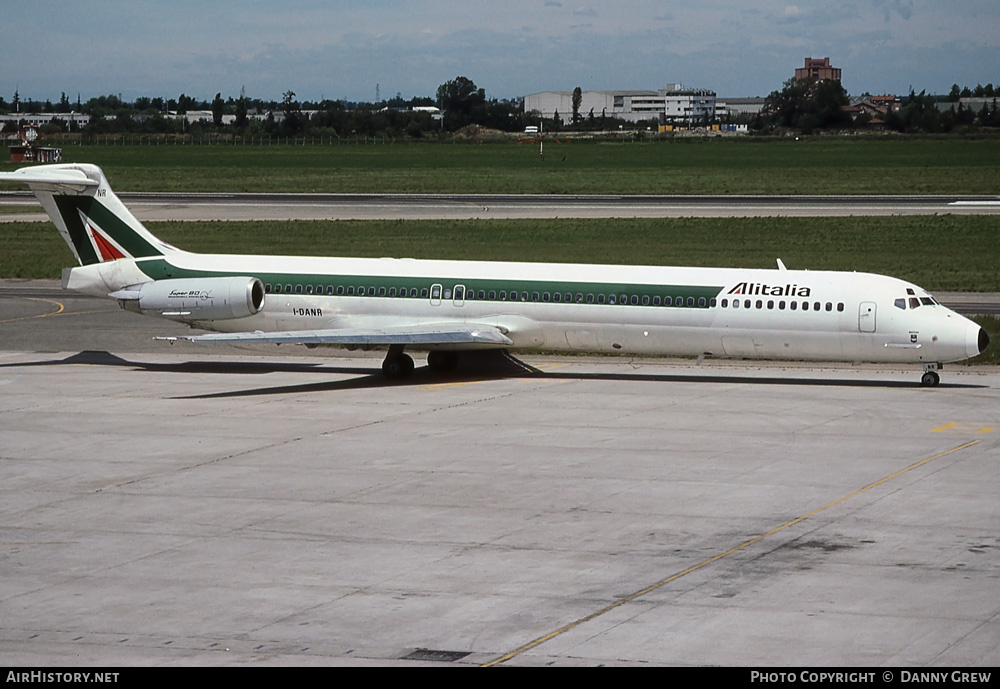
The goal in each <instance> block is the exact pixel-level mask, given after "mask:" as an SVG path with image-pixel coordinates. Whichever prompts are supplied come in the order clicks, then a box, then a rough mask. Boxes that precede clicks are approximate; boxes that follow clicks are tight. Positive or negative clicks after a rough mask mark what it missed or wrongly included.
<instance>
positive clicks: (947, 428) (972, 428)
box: [931, 421, 993, 435]
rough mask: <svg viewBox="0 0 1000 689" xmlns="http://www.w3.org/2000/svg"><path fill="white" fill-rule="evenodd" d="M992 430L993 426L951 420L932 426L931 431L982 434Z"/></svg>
mask: <svg viewBox="0 0 1000 689" xmlns="http://www.w3.org/2000/svg"><path fill="white" fill-rule="evenodd" d="M992 430H993V428H992V427H990V426H977V425H976V424H974V423H963V422H960V421H952V422H951V423H946V424H945V425H943V426H938V427H937V428H932V429H931V433H977V434H980V435H982V434H983V433H989V432H990V431H992Z"/></svg>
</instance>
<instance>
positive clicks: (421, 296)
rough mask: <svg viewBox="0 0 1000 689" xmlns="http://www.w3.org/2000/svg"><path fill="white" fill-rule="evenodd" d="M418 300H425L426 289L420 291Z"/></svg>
mask: <svg viewBox="0 0 1000 689" xmlns="http://www.w3.org/2000/svg"><path fill="white" fill-rule="evenodd" d="M420 298H421V299H426V298H427V288H426V287H424V288H422V289H421V290H420Z"/></svg>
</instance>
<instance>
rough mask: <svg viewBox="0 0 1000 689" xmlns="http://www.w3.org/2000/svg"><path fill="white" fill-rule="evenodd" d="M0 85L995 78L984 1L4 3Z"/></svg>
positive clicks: (369, 90)
mask: <svg viewBox="0 0 1000 689" xmlns="http://www.w3.org/2000/svg"><path fill="white" fill-rule="evenodd" d="M0 40H2V45H3V53H4V57H3V60H2V65H3V67H2V69H0V95H2V96H3V97H4V98H5V99H7V100H8V101H10V100H11V98H12V96H13V94H14V90H15V88H17V89H19V91H20V94H21V97H22V98H33V99H36V100H42V101H44V100H46V99H51V100H52V101H56V100H58V98H59V95H60V93H61V92H66V94H67V95H68V96H69V97H70V99H71V100H73V101H75V100H76V96H77V94H78V93H79V94H80V95H81V97H82V98H83V100H86V99H87V98H90V97H92V96H97V95H103V94H119V93H120V94H121V95H122V96H123V98H125V99H126V100H133V99H134V98H136V97H139V96H151V97H155V96H163V97H166V98H176V97H177V96H178V95H179V94H181V93H186V94H187V95H189V96H193V97H195V98H198V99H199V100H210V99H211V98H212V97H213V96H214V95H215V94H216V92H221V93H222V95H223V97H228V96H234V97H236V96H239V93H240V88H241V87H245V88H246V93H247V95H248V96H251V97H258V98H264V99H275V100H280V99H281V95H282V94H283V93H284V92H285V91H289V90H291V91H294V92H295V93H296V96H297V98H298V99H299V100H320V99H322V98H330V99H346V100H351V101H373V100H375V95H376V84H377V85H378V86H379V90H380V94H381V97H382V98H390V97H392V96H395V95H396V94H397V93H399V94H401V95H402V96H403V97H404V98H407V99H409V98H411V97H413V96H432V97H433V96H434V95H435V93H436V91H437V87H438V86H439V85H440V84H442V83H443V82H445V81H448V80H449V79H453V78H455V77H456V76H466V77H468V78H470V79H472V80H473V81H474V82H475V83H476V85H477V86H479V87H481V88H484V89H485V90H486V93H487V95H488V96H489V97H491V98H514V97H520V96H524V95H525V94H529V93H535V92H538V91H546V90H571V89H573V88H574V87H575V86H580V87H582V88H583V89H584V90H589V89H595V90H607V89H657V88H661V87H663V86H665V85H666V84H668V83H677V82H679V83H683V84H684V85H685V86H689V87H695V88H706V89H711V90H713V91H715V92H716V93H717V94H718V95H719V96H766V95H767V94H768V93H770V92H771V91H774V90H776V89H780V88H781V86H782V83H783V82H784V81H785V80H786V79H788V78H789V77H791V76H792V75H793V74H794V70H795V68H796V67H801V66H802V63H803V59H804V58H805V57H807V56H812V57H829V58H830V60H831V62H832V63H833V65H834V66H836V67H840V68H841V69H843V84H844V87H845V88H846V89H847V91H848V92H849V93H851V94H853V95H857V94H861V93H864V92H870V93H872V94H882V93H895V94H906V93H907V92H908V91H909V89H910V87H911V86H912V87H913V88H914V89H916V90H917V91H918V92H919V91H920V90H923V89H926V90H927V91H928V92H929V93H947V92H948V90H949V89H950V87H951V85H952V84H953V83H958V84H959V85H962V86H966V85H967V86H970V87H975V85H976V84H977V83H982V84H984V85H985V84H987V83H993V84H994V85H1000V1H998V0H940V1H939V0H839V1H837V2H830V1H829V0H823V1H821V2H820V1H813V0H799V1H798V2H787V1H775V0H755V1H754V2H747V3H742V2H731V1H723V0H684V1H683V2H681V1H674V0H661V1H659V2H653V1H650V0H618V1H617V2H607V1H605V2H591V1H590V0H493V1H491V2H481V1H479V0H406V1H404V0H367V1H366V2H349V1H347V0H322V1H321V0H266V1H265V0H242V1H236V0H171V1H170V2H167V1H165V0H130V1H129V2H117V1H110V0H109V1H99V0H72V1H70V0H4V2H3V4H2V11H0Z"/></svg>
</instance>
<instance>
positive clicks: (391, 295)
mask: <svg viewBox="0 0 1000 689" xmlns="http://www.w3.org/2000/svg"><path fill="white" fill-rule="evenodd" d="M389 296H390V297H394V296H396V288H395V287H390V288H389Z"/></svg>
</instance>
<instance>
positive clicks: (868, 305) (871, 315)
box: [858, 301, 875, 333]
mask: <svg viewBox="0 0 1000 689" xmlns="http://www.w3.org/2000/svg"><path fill="white" fill-rule="evenodd" d="M858 330H860V331H861V332H863V333H873V332H875V302H873V301H863V302H861V306H859V307H858Z"/></svg>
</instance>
